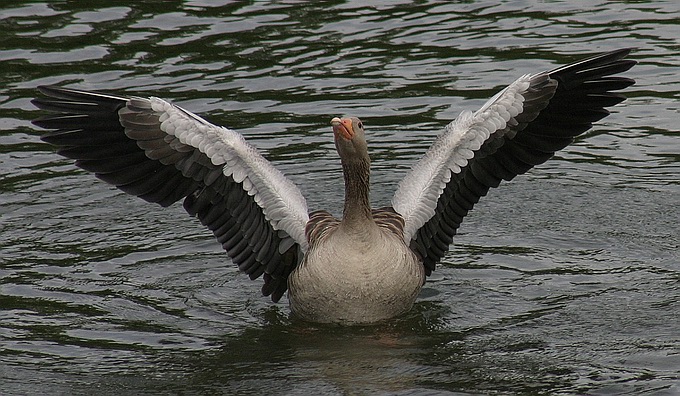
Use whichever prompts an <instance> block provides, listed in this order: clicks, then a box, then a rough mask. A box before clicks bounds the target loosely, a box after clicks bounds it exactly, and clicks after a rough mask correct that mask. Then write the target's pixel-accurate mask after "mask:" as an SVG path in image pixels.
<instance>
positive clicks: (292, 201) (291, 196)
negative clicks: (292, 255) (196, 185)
mask: <svg viewBox="0 0 680 396" xmlns="http://www.w3.org/2000/svg"><path fill="white" fill-rule="evenodd" d="M131 100H132V101H137V106H140V107H146V106H143V105H144V103H143V102H144V101H147V103H150V105H151V108H152V110H153V111H154V112H156V113H158V114H159V115H160V121H161V126H160V127H161V130H163V131H164V132H165V133H167V134H168V135H171V136H174V137H176V138H177V139H178V140H179V141H180V142H181V143H182V144H185V145H188V146H191V147H194V148H198V149H199V150H200V151H201V152H202V153H204V154H205V155H206V156H207V157H209V158H210V161H211V162H212V163H213V165H217V166H222V167H223V168H222V172H223V173H224V175H226V176H231V177H232V178H233V179H234V180H235V181H236V182H239V183H243V188H244V189H245V190H246V191H247V192H248V195H250V196H252V197H253V198H254V200H255V202H256V203H257V205H258V206H259V207H260V208H261V209H262V211H263V213H264V215H265V218H266V219H267V220H268V221H269V222H270V223H271V225H272V228H274V229H275V230H280V231H284V232H285V233H287V234H288V235H290V236H291V237H292V238H293V240H294V241H295V242H297V243H298V244H299V245H300V247H301V249H302V251H303V252H304V251H306V250H307V239H306V238H305V225H306V224H307V221H308V220H309V215H308V212H307V202H306V200H305V198H304V197H303V196H302V193H301V192H300V190H299V189H298V187H297V186H296V185H295V184H293V182H291V181H290V180H289V179H288V178H286V177H285V176H284V175H283V173H281V172H280V171H279V170H278V169H276V168H274V167H273V166H272V165H271V163H270V162H269V161H267V160H266V159H265V158H264V157H262V155H260V153H259V152H258V151H257V149H255V147H253V146H252V145H250V144H249V143H248V142H247V141H246V140H245V139H244V137H243V136H242V135H241V134H239V133H237V132H235V131H233V130H231V129H228V128H225V127H219V126H216V125H213V124H211V123H209V122H208V121H206V120H204V119H203V118H201V117H199V116H197V115H196V114H193V113H191V112H189V111H187V110H184V109H182V108H180V107H178V106H175V105H173V104H171V103H169V102H166V101H165V100H163V99H160V98H156V97H152V98H150V99H144V98H133V99H131ZM140 102H141V103H140ZM133 104H134V103H133ZM147 106H148V105H147ZM288 247H289V246H281V247H280V248H279V250H281V251H282V252H283V251H285V250H287V248H288Z"/></svg>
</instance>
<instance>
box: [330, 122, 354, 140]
mask: <svg viewBox="0 0 680 396" xmlns="http://www.w3.org/2000/svg"><path fill="white" fill-rule="evenodd" d="M331 125H333V133H334V134H335V136H342V137H343V138H345V139H347V140H352V138H353V137H354V128H352V120H350V119H349V118H338V117H333V119H332V120H331Z"/></svg>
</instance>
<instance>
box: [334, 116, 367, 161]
mask: <svg viewBox="0 0 680 396" xmlns="http://www.w3.org/2000/svg"><path fill="white" fill-rule="evenodd" d="M331 125H332V126H333V135H334V137H335V148H336V149H337V150H338V153H339V154H340V158H342V159H343V160H352V159H366V158H368V148H367V146H366V136H365V134H364V124H363V123H362V122H361V120H360V119H358V118H357V117H342V118H340V117H334V118H333V119H332V120H331Z"/></svg>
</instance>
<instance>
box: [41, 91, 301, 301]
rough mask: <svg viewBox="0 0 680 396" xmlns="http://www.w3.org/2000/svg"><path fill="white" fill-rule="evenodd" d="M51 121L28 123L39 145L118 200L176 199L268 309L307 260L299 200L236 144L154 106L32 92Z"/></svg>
mask: <svg viewBox="0 0 680 396" xmlns="http://www.w3.org/2000/svg"><path fill="white" fill-rule="evenodd" d="M39 90H40V91H41V92H42V93H43V94H44V95H46V96H47V97H46V98H39V99H35V100H33V103H34V104H35V105H36V106H37V107H39V108H41V109H45V110H49V111H52V112H56V113H57V114H56V115H50V116H47V117H44V118H40V119H38V120H35V121H34V122H33V123H34V124H35V125H38V126H40V127H42V128H46V129H50V130H52V131H50V132H47V133H45V134H43V135H42V137H41V138H42V140H44V141H46V142H48V143H50V144H53V145H55V146H57V147H58V150H57V152H58V153H59V154H61V155H63V156H65V157H68V158H72V159H75V160H76V161H75V164H76V165H77V166H79V167H80V168H83V169H85V170H87V171H90V172H94V174H95V175H96V176H97V177H98V178H100V179H102V180H104V181H105V182H107V183H110V184H113V185H114V186H116V187H118V188H119V189H121V190H123V191H125V192H126V193H128V194H132V195H135V196H138V197H140V198H142V199H144V200H146V201H149V202H155V203H158V204H159V205H161V206H169V205H170V204H172V203H174V202H177V201H179V200H181V199H184V208H185V209H186V211H187V212H189V214H191V215H192V216H194V215H195V216H197V217H198V218H199V219H200V221H201V222H202V223H203V224H204V225H206V226H207V227H208V228H209V229H210V230H211V231H212V232H213V233H214V234H215V237H216V238H217V240H218V241H219V242H220V243H221V244H222V246H223V247H224V249H225V250H226V251H227V253H228V254H229V256H230V257H231V258H232V260H233V261H234V263H236V264H237V265H238V267H239V268H240V269H241V270H242V271H244V272H245V273H247V274H248V275H249V276H250V277H251V278H252V279H255V278H257V277H259V276H260V275H262V274H264V280H265V284H264V287H263V288H262V292H263V294H264V295H271V296H272V300H274V301H278V300H279V299H280V298H281V296H282V295H283V294H284V293H285V291H286V288H287V277H288V274H290V272H291V271H292V270H293V268H294V267H295V266H296V265H297V263H298V262H299V260H301V256H302V254H303V253H304V252H305V251H306V250H307V241H306V239H305V234H304V229H305V224H306V223H307V220H308V214H307V203H306V201H305V199H304V198H303V196H302V194H301V193H300V190H299V189H298V188H297V187H296V186H295V185H294V184H293V183H292V182H291V181H290V180H288V179H287V178H286V177H285V176H284V175H283V174H282V173H281V172H279V171H278V170H277V169H275V168H274V167H273V166H272V165H271V164H270V163H269V162H268V161H267V160H266V159H265V158H264V157H262V156H261V155H260V154H259V153H258V152H257V150H256V149H255V148H254V147H253V146H251V145H250V144H248V143H247V142H246V141H245V139H244V138H243V136H241V135H240V134H238V133H237V132H234V131H232V130H230V129H227V128H224V127H218V126H215V125H213V124H210V123H209V122H207V121H206V120H204V119H202V118H201V117H198V116H197V115H195V114H192V113H190V112H188V111H186V110H184V109H182V108H180V107H178V106H175V105H173V104H171V103H168V102H166V101H164V100H162V99H159V98H154V97H151V98H140V97H131V98H124V97H118V96H112V95H105V94H99V93H93V92H87V91H80V90H74V89H67V88H60V87H54V86H52V87H39Z"/></svg>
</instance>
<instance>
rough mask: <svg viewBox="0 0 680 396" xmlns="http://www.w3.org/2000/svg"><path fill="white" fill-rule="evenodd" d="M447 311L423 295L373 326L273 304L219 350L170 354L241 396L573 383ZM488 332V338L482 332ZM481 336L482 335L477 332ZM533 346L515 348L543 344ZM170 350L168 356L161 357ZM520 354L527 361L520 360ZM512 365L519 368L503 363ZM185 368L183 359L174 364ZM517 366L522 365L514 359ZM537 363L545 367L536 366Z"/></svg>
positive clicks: (199, 380) (201, 379)
mask: <svg viewBox="0 0 680 396" xmlns="http://www.w3.org/2000/svg"><path fill="white" fill-rule="evenodd" d="M451 315H452V314H451V310H450V309H449V308H448V307H446V306H444V305H443V304H440V303H438V302H435V301H419V302H418V303H416V305H415V307H414V308H413V309H412V310H411V311H410V312H409V313H407V314H405V315H404V316H402V317H399V318H396V319H393V320H390V321H386V322H384V323H379V324H376V325H372V326H352V327H347V326H334V325H318V324H310V323H306V322H302V321H299V320H297V319H295V318H292V317H290V316H289V315H288V314H287V313H284V312H282V311H281V310H279V309H278V308H276V307H272V308H270V309H268V310H266V312H264V313H263V314H262V318H263V322H264V324H263V325H262V326H261V327H253V328H248V329H246V330H245V331H243V332H242V333H240V334H238V335H236V336H233V337H228V338H226V339H224V340H221V341H220V345H219V346H218V347H216V348H213V349H209V350H205V351H197V352H191V353H174V354H173V356H172V357H171V359H172V362H170V363H168V362H167V361H166V362H165V364H170V365H171V366H175V368H176V369H177V371H178V372H181V373H183V374H182V376H181V383H182V387H185V386H186V387H188V388H190V389H198V388H200V389H203V390H206V391H209V392H211V393H213V392H218V391H219V392H225V391H226V392H227V393H230V394H231V393H234V394H235V393H239V394H248V393H252V394H260V393H261V392H262V391H264V390H266V391H265V393H285V394H297V393H302V394H364V393H388V394H394V393H402V392H403V393H411V392H414V391H425V392H427V391H432V390H433V389H436V390H437V391H438V392H442V391H446V392H472V393H478V392H484V391H508V390H514V391H515V392H519V393H524V392H528V393H533V392H539V393H540V392H541V391H543V392H546V391H550V390H555V389H574V388H573V384H572V383H571V381H570V379H569V377H570V376H569V375H565V374H568V372H567V370H565V369H561V368H559V367H556V366H555V365H551V363H549V362H546V361H540V360H541V359H540V358H539V357H534V358H532V359H528V360H529V361H527V359H526V356H520V358H519V359H516V360H515V361H514V362H513V361H511V359H505V360H504V359H502V358H501V359H498V358H496V359H495V360H494V358H493V357H492V358H490V359H489V358H487V357H488V356H493V355H496V351H497V350H498V349H499V348H500V349H503V346H502V345H497V344H496V342H495V341H494V340H497V339H498V338H495V337H493V335H490V334H488V333H490V332H491V333H493V331H494V330H492V329H484V328H455V327H451V325H450V324H449V323H447V320H448V319H447V318H451ZM485 333H486V334H487V335H490V336H487V337H484V336H483V334H485ZM480 335H482V337H480ZM540 347H541V346H540V345H536V344H531V343H529V345H525V346H520V347H518V348H519V351H508V350H504V351H501V355H503V354H505V355H507V354H512V353H513V352H518V353H519V354H520V355H523V354H522V352H524V350H525V349H536V348H540ZM167 357H168V356H166V358H167ZM522 359H524V360H522ZM508 364H510V365H512V364H515V365H517V367H510V368H508V367H503V366H505V365H508ZM178 366H181V367H178ZM520 366H521V367H520ZM538 366H541V367H540V368H538V369H537V367H538Z"/></svg>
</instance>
